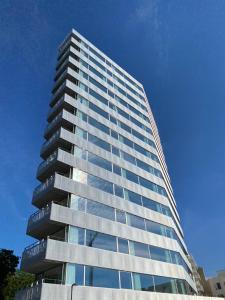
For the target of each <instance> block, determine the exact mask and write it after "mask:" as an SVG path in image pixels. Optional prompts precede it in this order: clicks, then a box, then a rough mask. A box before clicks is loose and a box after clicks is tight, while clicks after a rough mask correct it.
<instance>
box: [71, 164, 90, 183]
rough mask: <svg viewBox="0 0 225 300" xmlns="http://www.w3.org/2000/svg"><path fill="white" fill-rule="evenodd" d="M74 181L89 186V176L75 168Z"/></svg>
mask: <svg viewBox="0 0 225 300" xmlns="http://www.w3.org/2000/svg"><path fill="white" fill-rule="evenodd" d="M73 180H75V181H78V182H80V183H84V184H87V174H86V173H84V172H83V171H81V170H78V169H76V168H73Z"/></svg>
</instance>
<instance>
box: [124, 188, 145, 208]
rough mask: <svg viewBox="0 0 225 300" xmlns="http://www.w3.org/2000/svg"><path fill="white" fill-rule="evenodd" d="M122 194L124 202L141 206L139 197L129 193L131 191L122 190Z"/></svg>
mask: <svg viewBox="0 0 225 300" xmlns="http://www.w3.org/2000/svg"><path fill="white" fill-rule="evenodd" d="M124 194H125V199H126V200H128V201H130V202H133V203H136V204H138V205H142V201H141V195H139V194H136V193H134V192H131V191H129V190H126V189H124Z"/></svg>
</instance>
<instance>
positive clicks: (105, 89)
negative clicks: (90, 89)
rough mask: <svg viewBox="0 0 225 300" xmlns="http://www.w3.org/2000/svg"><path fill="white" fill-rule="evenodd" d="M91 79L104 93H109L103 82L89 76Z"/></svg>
mask: <svg viewBox="0 0 225 300" xmlns="http://www.w3.org/2000/svg"><path fill="white" fill-rule="evenodd" d="M89 81H90V82H91V83H92V84H93V85H95V86H96V87H97V88H98V89H100V90H102V91H103V92H104V93H107V88H106V87H104V86H103V85H102V84H101V83H99V82H98V81H97V80H95V79H93V78H92V77H90V76H89Z"/></svg>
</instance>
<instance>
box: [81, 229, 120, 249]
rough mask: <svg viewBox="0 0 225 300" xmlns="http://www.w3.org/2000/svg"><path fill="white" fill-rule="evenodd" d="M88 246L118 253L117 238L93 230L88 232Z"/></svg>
mask: <svg viewBox="0 0 225 300" xmlns="http://www.w3.org/2000/svg"><path fill="white" fill-rule="evenodd" d="M86 246H88V247H93V248H99V249H104V250H109V251H115V252H116V251H117V249H116V237H114V236H111V235H109V234H104V233H100V232H96V231H92V230H87V232H86Z"/></svg>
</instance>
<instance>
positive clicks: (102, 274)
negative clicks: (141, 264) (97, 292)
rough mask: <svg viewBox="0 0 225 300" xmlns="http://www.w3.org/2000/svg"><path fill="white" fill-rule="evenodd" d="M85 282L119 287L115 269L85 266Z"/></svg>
mask: <svg viewBox="0 0 225 300" xmlns="http://www.w3.org/2000/svg"><path fill="white" fill-rule="evenodd" d="M85 269H86V273H85V283H86V285H87V286H96V287H105V288H115V289H118V288H119V272H118V271H116V270H110V269H103V268H97V267H91V266H86V267H85Z"/></svg>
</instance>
